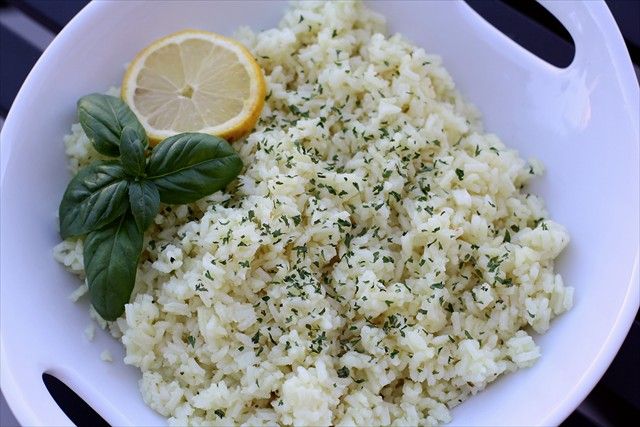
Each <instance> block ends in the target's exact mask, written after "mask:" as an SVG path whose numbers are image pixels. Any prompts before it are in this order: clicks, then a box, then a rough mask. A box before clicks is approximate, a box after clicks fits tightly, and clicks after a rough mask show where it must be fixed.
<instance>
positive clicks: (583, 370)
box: [0, 1, 639, 426]
mask: <svg viewBox="0 0 640 427" xmlns="http://www.w3.org/2000/svg"><path fill="white" fill-rule="evenodd" d="M544 4H545V6H546V7H547V8H548V9H549V10H551V12H552V13H553V14H554V15H555V16H556V17H558V19H559V20H560V21H561V22H562V23H563V24H564V25H565V26H566V28H567V29H568V30H569V32H570V33H571V35H572V37H573V39H574V40H575V44H576V56H575V60H574V61H573V63H572V64H571V65H570V66H569V67H568V68H566V69H559V68H556V67H554V66H551V65H549V64H547V63H545V62H544V61H542V60H540V59H539V58H537V57H535V56H534V55H532V54H530V53H529V52H527V51H526V50H524V49H523V48H521V47H520V46H518V45H516V44H515V43H514V42H512V41H511V40H510V39H508V38H507V37H506V36H504V35H503V34H502V33H500V32H498V31H497V30H496V29H494V28H493V27H492V26H491V25H489V24H488V23H487V22H485V21H484V20H483V19H482V18H481V17H480V16H478V15H477V14H476V13H475V12H474V11H473V10H472V9H470V8H469V7H468V6H467V5H466V4H464V3H462V2H402V1H395V2H391V3H389V2H373V3H371V7H373V8H374V9H377V10H379V11H380V12H383V13H384V14H385V15H386V16H387V19H388V22H389V24H390V28H391V30H392V31H394V32H395V31H400V32H402V33H403V34H404V35H405V36H407V37H408V38H410V39H411V40H413V41H414V42H415V43H417V44H418V45H420V46H423V47H425V48H426V49H427V50H428V51H430V52H435V53H439V54H441V55H442V56H443V58H444V63H445V66H446V67H447V69H448V70H449V71H450V72H451V73H452V75H453V77H454V79H455V81H456V83H457V85H458V87H459V89H460V90H461V92H462V93H463V95H464V96H465V97H466V98H467V99H469V100H471V101H473V102H474V103H475V104H476V105H477V106H478V107H479V108H480V110H481V111H482V112H483V115H484V118H485V124H486V128H487V129H488V130H490V131H493V132H495V133H497V134H498V135H499V136H500V137H501V138H502V139H503V141H504V142H505V143H507V144H508V145H510V146H512V147H515V148H517V149H519V150H520V152H521V153H522V155H523V156H524V157H525V158H526V157H531V156H535V157H537V158H539V159H541V160H542V161H543V162H544V164H545V165H546V166H547V171H548V172H547V174H546V175H545V177H544V178H542V179H539V180H538V181H537V182H536V184H535V185H534V191H535V192H537V193H539V194H541V195H542V196H543V197H544V198H545V199H546V201H547V205H548V208H549V211H550V213H551V215H552V217H553V218H554V219H555V220H556V221H558V222H560V223H562V224H565V225H566V226H567V228H568V229H569V232H570V234H571V237H572V241H571V244H570V246H569V247H568V249H567V250H566V251H565V252H564V254H563V255H562V257H561V259H560V262H559V264H558V269H559V271H560V272H561V273H562V275H563V277H564V280H565V283H566V284H567V285H569V286H574V287H575V288H576V299H575V307H574V308H573V310H571V311H570V312H568V313H567V314H564V315H562V316H561V317H560V318H558V319H557V320H555V321H554V322H553V326H552V328H551V329H550V331H549V332H548V333H547V334H546V335H544V336H541V337H538V338H536V341H537V342H538V343H539V344H540V346H541V348H542V354H543V356H542V358H541V360H540V361H539V362H538V363H537V364H536V365H535V366H534V367H533V368H531V369H527V370H523V371H520V372H518V373H516V374H512V375H507V376H506V377H504V378H501V379H500V380H499V381H497V383H495V384H494V385H492V386H490V387H489V388H488V389H487V390H486V391H485V392H483V393H481V394H479V395H477V396H475V397H473V398H472V399H470V400H469V401H467V402H465V403H464V404H462V405H461V406H459V407H458V408H456V409H455V411H454V421H453V424H454V425H529V426H530V425H554V424H559V423H560V422H561V421H562V420H563V419H564V418H565V417H567V416H568V415H569V414H570V413H571V411H573V410H574V408H576V407H577V406H578V404H579V403H580V402H581V401H582V399H584V397H585V396H586V395H587V394H588V393H589V391H590V390H591V389H592V387H593V386H594V385H595V384H596V382H597V381H598V380H599V378H600V377H601V376H602V374H603V373H604V372H605V370H606V368H607V366H608V365H609V363H610V362H611V360H612V359H613V357H614V355H615V354H616V352H617V350H618V349H619V347H620V345H621V343H622V341H623V339H624V337H625V335H626V333H627V331H628V328H629V326H630V324H631V322H632V319H633V316H634V314H635V312H636V310H637V309H638V297H639V290H638V289H639V286H638V238H639V231H638V222H639V214H638V202H639V201H638V196H639V188H638V186H639V173H638V163H639V157H638V145H639V142H638V98H639V91H638V84H637V82H636V80H635V75H634V73H633V68H632V65H631V62H630V60H629V56H628V53H627V51H626V49H625V47H624V43H623V40H622V37H621V35H620V33H619V31H618V29H617V27H616V25H615V23H614V20H613V18H612V16H611V14H610V12H609V11H608V9H607V7H606V6H605V4H604V3H603V2H584V3H578V2H569V1H564V2H551V1H549V2H545V3H544ZM283 7H284V5H283V4H282V3H280V4H276V3H274V2H272V1H262V2H241V1H236V2H153V3H152V2H122V1H114V2H92V3H91V4H89V5H88V6H87V7H86V8H85V9H84V10H83V11H82V12H80V14H78V16H76V17H75V18H74V19H73V20H72V21H71V22H70V23H69V25H67V27H66V28H65V29H64V30H63V31H62V32H61V33H60V34H59V35H58V37H57V38H56V39H55V40H54V41H53V43H52V44H51V46H50V47H49V48H48V49H47V50H46V51H45V53H44V54H43V55H42V57H41V58H40V60H39V61H38V63H37V64H36V66H35V67H34V69H33V71H32V72H31V73H30V75H29V77H28V78H27V80H26V82H25V83H24V85H23V87H22V89H21V90H20V93H19V94H18V96H17V98H16V100H15V102H14V104H13V107H12V108H11V111H10V112H9V115H8V117H7V120H6V123H5V125H4V128H3V130H2V134H1V155H2V156H1V159H2V163H1V180H2V181H1V191H2V194H1V203H2V204H1V208H2V217H1V233H2V244H1V251H2V257H1V261H2V263H1V270H2V275H1V280H2V286H1V337H0V338H1V346H0V356H1V357H0V359H1V365H0V367H1V387H2V391H3V393H4V394H5V396H6V399H7V401H8V402H9V404H10V406H11V408H12V410H13V411H14V413H15V415H16V417H17V418H18V420H19V421H20V422H21V423H22V424H23V425H30V426H31V425H68V424H71V421H70V420H69V419H68V418H67V417H66V416H65V415H64V413H63V412H62V411H61V410H60V409H59V408H58V406H57V405H56V403H55V402H54V401H53V399H52V398H51V396H50V395H49V393H48V392H47V390H46V388H45V386H44V384H43V382H42V373H43V372H48V373H51V374H53V375H55V376H57V377H58V378H59V379H61V380H63V381H64V382H65V383H66V384H68V385H69V386H70V387H71V388H72V389H74V390H75V391H76V392H77V393H78V394H79V395H80V396H81V397H82V398H84V399H85V400H86V401H87V402H88V403H89V404H90V405H91V406H92V407H94V408H95V409H96V410H97V411H98V412H99V413H100V414H101V415H102V416H103V417H104V418H105V419H106V420H107V421H108V422H110V423H111V424H113V425H158V424H162V423H163V419H162V418H161V417H160V416H159V415H157V414H155V413H154V412H153V411H152V410H151V409H149V408H148V407H147V406H146V405H145V404H144V403H143V401H142V398H141V396H140V394H139V391H138V388H137V380H138V378H139V377H140V374H139V372H138V371H137V370H136V369H134V368H132V367H129V366H126V365H124V363H123V362H122V357H123V355H124V352H123V349H122V348H121V345H120V344H119V343H118V342H117V341H115V340H114V339H112V338H110V336H108V335H107V334H106V333H99V334H98V335H97V337H96V340H95V341H94V342H93V343H89V342H88V341H87V340H86V339H85V338H84V337H83V330H84V328H85V327H86V326H87V324H88V323H89V322H90V320H89V316H88V312H87V307H86V305H85V304H86V303H85V304H73V303H71V302H70V300H69V299H68V298H67V296H68V294H69V293H70V292H71V291H72V290H73V289H74V288H75V287H76V286H77V284H78V280H77V279H76V278H75V277H73V276H72V275H70V274H69V273H66V272H65V271H64V270H63V269H62V267H61V266H60V265H58V264H57V263H56V262H55V261H54V260H53V258H52V256H51V249H52V247H53V246H54V245H55V244H56V243H58V241H59V237H58V233H57V219H56V212H57V207H58V203H59V201H60V199H61V196H62V193H63V190H64V188H65V186H66V184H67V182H68V180H69V175H68V173H67V170H66V166H65V161H66V159H65V155H64V149H63V145H62V136H63V135H64V134H65V133H67V132H68V131H69V126H70V124H71V123H72V122H73V121H74V120H75V104H76V100H77V99H78V98H79V97H80V96H82V95H85V94H87V93H89V92H94V91H103V90H105V89H107V88H108V87H110V86H112V85H118V84H119V82H120V79H121V78H122V73H123V65H122V64H124V63H126V62H128V61H129V60H130V59H131V58H132V57H133V56H134V54H135V53H136V52H137V51H138V50H139V49H140V48H142V47H143V46H145V45H146V44H147V43H149V42H150V41H151V40H153V39H155V38H158V37H160V36H163V35H165V34H167V33H170V32H172V31H176V30H179V29H183V28H186V27H191V28H201V29H206V30H213V31H216V32H220V33H223V34H232V33H233V32H234V30H235V29H236V28H237V27H238V26H239V25H249V26H251V27H252V28H254V29H257V30H260V29H266V28H270V27H273V26H275V25H276V24H277V23H278V21H279V19H280V17H281V15H282V9H283ZM105 348H106V349H109V350H110V351H111V353H112V354H113V355H114V362H113V363H111V364H108V363H105V362H102V361H101V360H100V357H99V355H100V353H101V352H102V350H104V349H105Z"/></svg>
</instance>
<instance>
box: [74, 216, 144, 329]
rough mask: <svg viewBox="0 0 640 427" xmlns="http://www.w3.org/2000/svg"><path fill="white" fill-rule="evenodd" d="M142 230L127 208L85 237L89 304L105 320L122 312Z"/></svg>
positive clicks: (133, 272) (140, 248)
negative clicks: (107, 223) (126, 210)
mask: <svg viewBox="0 0 640 427" xmlns="http://www.w3.org/2000/svg"><path fill="white" fill-rule="evenodd" d="M142 240H143V235H142V231H140V229H138V226H137V225H136V222H135V220H134V219H133V216H132V215H131V213H130V212H127V213H126V214H125V215H123V216H122V217H120V218H118V219H117V220H116V221H114V222H112V223H111V224H109V225H107V226H106V227H104V228H101V229H100V230H96V231H92V232H91V233H89V234H87V237H86V238H85V240H84V271H85V272H86V274H87V284H88V285H89V296H90V298H91V304H92V305H93V307H94V308H95V309H96V311H97V312H98V313H99V314H100V316H102V317H103V318H104V319H105V320H115V319H117V318H118V317H120V316H121V315H122V313H123V312H124V305H125V304H126V303H128V302H129V298H131V292H132V291H133V286H134V285H135V282H136V269H137V266H138V258H140V253H141V252H142Z"/></svg>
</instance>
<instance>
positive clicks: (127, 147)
mask: <svg viewBox="0 0 640 427" xmlns="http://www.w3.org/2000/svg"><path fill="white" fill-rule="evenodd" d="M144 142H145V141H143V140H142V139H141V138H140V135H139V134H138V131H136V130H135V129H134V128H132V127H131V126H125V127H124V129H122V135H121V136H120V162H121V163H122V167H123V168H124V170H125V171H126V172H127V173H128V174H130V175H133V176H143V175H144V168H145V160H146V159H145V157H144V150H145V148H146V147H145V144H144Z"/></svg>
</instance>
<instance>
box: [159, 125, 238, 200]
mask: <svg viewBox="0 0 640 427" xmlns="http://www.w3.org/2000/svg"><path fill="white" fill-rule="evenodd" d="M241 170H242V160H241V159H240V157H239V156H238V154H237V153H236V152H235V151H234V149H233V148H232V147H231V145H229V144H228V143H227V141H225V140H224V139H222V138H218V137H216V136H212V135H207V134H204V133H181V134H179V135H175V136H172V137H169V138H167V139H165V140H164V141H162V142H161V143H160V144H158V145H157V146H156V147H155V148H154V149H153V151H152V152H151V156H150V157H149V163H148V165H147V177H148V179H150V180H151V181H152V182H153V183H154V184H155V185H156V186H157V187H158V191H159V192H160V200H161V201H163V202H164V203H174V204H182V203H192V202H195V201H196V200H198V199H201V198H202V197H204V196H207V195H209V194H211V193H215V192H216V191H218V190H221V189H223V188H224V187H226V186H227V184H229V182H231V181H232V180H233V179H234V178H235V177H236V176H238V174H239V173H240V171H241Z"/></svg>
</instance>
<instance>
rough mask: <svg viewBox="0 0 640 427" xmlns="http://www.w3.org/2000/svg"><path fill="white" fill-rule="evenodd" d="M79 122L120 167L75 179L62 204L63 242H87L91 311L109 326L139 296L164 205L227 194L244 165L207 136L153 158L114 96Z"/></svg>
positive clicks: (85, 103)
mask: <svg viewBox="0 0 640 427" xmlns="http://www.w3.org/2000/svg"><path fill="white" fill-rule="evenodd" d="M78 117H79V120H80V124H81V126H82V128H83V129H84V131H85V133H86V134H87V136H88V138H89V140H90V141H91V143H92V144H93V146H94V147H95V149H96V150H97V151H98V152H99V153H101V154H103V155H105V156H109V157H117V160H107V161H95V162H93V163H91V164H90V165H88V166H86V167H84V168H82V169H81V170H80V171H79V172H78V174H77V175H76V176H75V177H73V179H71V182H69V185H68V186H67V189H66V191H65V193H64V196H63V197H62V201H61V203H60V209H59V221H60V235H61V236H62V238H64V239H66V238H68V237H76V236H85V241H84V268H85V272H86V274H87V283H88V285H89V295H90V299H91V304H92V305H93V307H94V308H95V309H96V311H97V312H98V313H99V314H100V315H101V316H102V317H103V318H104V319H105V320H115V319H117V318H118V317H119V316H120V315H122V313H123V312H124V306H125V304H127V303H128V302H129V298H130V297H131V292H132V290H133V286H134V284H135V278H136V269H137V265H138V259H139V258H140V254H141V252H142V245H143V235H144V232H145V230H146V229H147V228H148V227H149V226H150V225H151V224H152V222H153V219H154V217H155V216H156V215H157V214H158V212H159V211H160V202H163V203H170V204H183V203H192V202H195V201H196V200H198V199H201V198H202V197H205V196H207V195H209V194H212V193H215V192H216V191H219V190H222V189H223V188H224V187H226V186H227V184H229V182H231V181H232V180H233V179H234V178H235V177H236V176H238V174H239V173H240V171H241V169H242V160H240V157H239V156H238V155H237V153H236V152H235V151H234V150H233V148H232V147H231V146H230V145H229V144H228V143H227V142H226V141H225V140H224V139H222V138H218V137H216V136H212V135H207V134H202V133H182V134H179V135H175V136H172V137H170V138H167V139H165V140H164V141H162V142H160V143H159V144H158V145H157V146H156V147H155V148H153V149H152V150H151V152H150V155H149V159H147V158H146V155H145V154H146V152H147V151H148V145H149V144H148V138H147V135H146V133H145V131H144V128H143V127H142V125H141V124H140V122H139V121H138V119H137V118H136V116H135V114H133V112H132V111H131V110H130V109H129V107H128V106H127V105H126V104H125V103H124V102H123V101H122V100H120V99H119V98H116V97H113V96H107V95H101V94H91V95H87V96H85V97H83V98H81V99H80V100H79V101H78ZM150 245H151V242H150ZM190 338H192V337H190ZM189 342H190V343H191V340H189ZM194 342H195V339H194ZM192 345H193V344H192Z"/></svg>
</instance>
